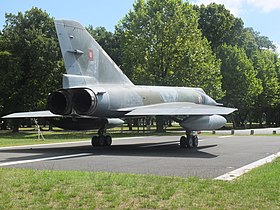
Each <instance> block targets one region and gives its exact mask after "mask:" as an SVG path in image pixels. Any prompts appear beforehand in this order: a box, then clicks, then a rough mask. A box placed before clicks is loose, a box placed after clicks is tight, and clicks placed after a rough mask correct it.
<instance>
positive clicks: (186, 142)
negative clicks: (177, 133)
mask: <svg viewBox="0 0 280 210" xmlns="http://www.w3.org/2000/svg"><path fill="white" fill-rule="evenodd" d="M197 146H198V137H197V135H196V134H192V132H188V131H186V136H182V137H181V138H180V147H181V148H186V147H187V148H197Z"/></svg>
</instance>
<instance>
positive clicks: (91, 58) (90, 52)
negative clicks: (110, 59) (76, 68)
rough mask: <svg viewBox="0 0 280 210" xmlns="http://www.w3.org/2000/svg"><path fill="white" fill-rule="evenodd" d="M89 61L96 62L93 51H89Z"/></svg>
mask: <svg viewBox="0 0 280 210" xmlns="http://www.w3.org/2000/svg"><path fill="white" fill-rule="evenodd" d="M88 60H89V61H93V60H94V53H93V50H92V49H88Z"/></svg>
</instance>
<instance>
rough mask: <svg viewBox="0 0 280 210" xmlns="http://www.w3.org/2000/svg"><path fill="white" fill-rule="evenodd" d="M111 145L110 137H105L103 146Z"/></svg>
mask: <svg viewBox="0 0 280 210" xmlns="http://www.w3.org/2000/svg"><path fill="white" fill-rule="evenodd" d="M111 144H112V137H111V136H109V135H107V136H105V145H106V146H111Z"/></svg>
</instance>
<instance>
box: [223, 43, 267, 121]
mask: <svg viewBox="0 0 280 210" xmlns="http://www.w3.org/2000/svg"><path fill="white" fill-rule="evenodd" d="M218 55H219V57H220V58H221V59H222V65H221V70H222V75H223V79H222V84H223V85H222V87H223V90H226V95H225V97H224V98H223V100H224V103H225V104H226V105H228V106H232V107H236V108H238V109H239V111H238V112H239V121H240V123H241V124H243V123H244V121H245V119H246V117H247V114H248V112H249V110H250V109H251V108H253V107H254V105H255V104H254V102H255V101H256V99H257V97H258V95H259V94H260V93H261V92H262V90H263V89H262V86H261V80H260V79H258V78H256V76H257V73H258V72H257V71H256V70H255V69H254V66H253V63H252V61H251V60H250V59H248V57H247V55H246V53H245V50H243V49H240V48H238V47H237V46H234V47H233V46H228V45H226V44H224V45H222V46H221V47H219V48H218ZM237 123H238V124H239V122H237Z"/></svg>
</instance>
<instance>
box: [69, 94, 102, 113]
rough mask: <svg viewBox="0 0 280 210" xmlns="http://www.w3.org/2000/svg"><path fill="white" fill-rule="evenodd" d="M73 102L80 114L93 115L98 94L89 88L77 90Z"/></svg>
mask: <svg viewBox="0 0 280 210" xmlns="http://www.w3.org/2000/svg"><path fill="white" fill-rule="evenodd" d="M72 102H73V108H74V110H75V111H76V112H77V114H79V115H92V114H93V113H94V111H95V110H96V107H97V99H96V95H95V93H94V92H92V91H91V90H89V89H79V90H76V91H75V92H74V94H73V98H72Z"/></svg>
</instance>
